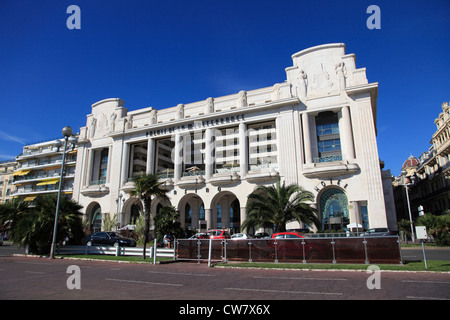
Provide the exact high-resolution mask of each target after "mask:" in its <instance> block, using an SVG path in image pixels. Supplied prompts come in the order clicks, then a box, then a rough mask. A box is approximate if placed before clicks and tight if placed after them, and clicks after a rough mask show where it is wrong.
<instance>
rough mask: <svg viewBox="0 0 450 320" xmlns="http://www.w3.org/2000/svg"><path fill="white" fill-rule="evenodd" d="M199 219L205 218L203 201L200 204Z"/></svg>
mask: <svg viewBox="0 0 450 320" xmlns="http://www.w3.org/2000/svg"><path fill="white" fill-rule="evenodd" d="M199 219H200V220H205V207H204V206H203V203H202V205H201V206H200V217H199Z"/></svg>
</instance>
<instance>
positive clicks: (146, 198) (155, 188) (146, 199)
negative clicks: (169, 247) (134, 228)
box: [129, 173, 167, 260]
mask: <svg viewBox="0 0 450 320" xmlns="http://www.w3.org/2000/svg"><path fill="white" fill-rule="evenodd" d="M158 180H159V175H157V174H146V173H144V174H141V175H137V176H134V177H133V178H132V181H133V183H134V188H133V189H132V190H130V191H129V193H130V195H132V196H134V197H137V198H138V199H139V200H140V201H141V202H142V206H143V208H144V218H145V224H144V253H143V259H144V260H145V251H146V248H147V239H148V235H149V232H150V208H151V205H152V197H163V198H167V197H166V192H167V191H165V190H162V189H160V186H161V184H163V183H162V182H158Z"/></svg>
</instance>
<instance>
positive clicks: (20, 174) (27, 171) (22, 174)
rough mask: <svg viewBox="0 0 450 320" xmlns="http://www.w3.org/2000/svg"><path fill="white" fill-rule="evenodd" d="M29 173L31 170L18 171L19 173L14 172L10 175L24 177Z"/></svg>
mask: <svg viewBox="0 0 450 320" xmlns="http://www.w3.org/2000/svg"><path fill="white" fill-rule="evenodd" d="M30 171H31V169H28V170H20V171H17V172H14V173H13V174H12V175H13V176H24V175H26V174H28V173H29V172H30Z"/></svg>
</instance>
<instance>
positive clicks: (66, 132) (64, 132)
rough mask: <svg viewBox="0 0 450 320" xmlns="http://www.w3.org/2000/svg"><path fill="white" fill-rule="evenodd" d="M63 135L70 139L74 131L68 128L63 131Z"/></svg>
mask: <svg viewBox="0 0 450 320" xmlns="http://www.w3.org/2000/svg"><path fill="white" fill-rule="evenodd" d="M62 134H63V136H64V137H70V136H71V135H72V134H73V130H72V128H71V127H69V126H67V127H64V128H63V129H62Z"/></svg>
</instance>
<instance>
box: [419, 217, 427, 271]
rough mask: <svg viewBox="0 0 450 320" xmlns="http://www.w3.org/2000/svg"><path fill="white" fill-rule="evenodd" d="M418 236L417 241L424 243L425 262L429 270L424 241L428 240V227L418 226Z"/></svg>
mask: <svg viewBox="0 0 450 320" xmlns="http://www.w3.org/2000/svg"><path fill="white" fill-rule="evenodd" d="M416 235H417V239H418V240H420V243H422V253H423V261H424V262H425V269H428V266H427V258H426V256H425V246H424V245H423V240H426V239H428V235H427V227H423V226H416Z"/></svg>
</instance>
